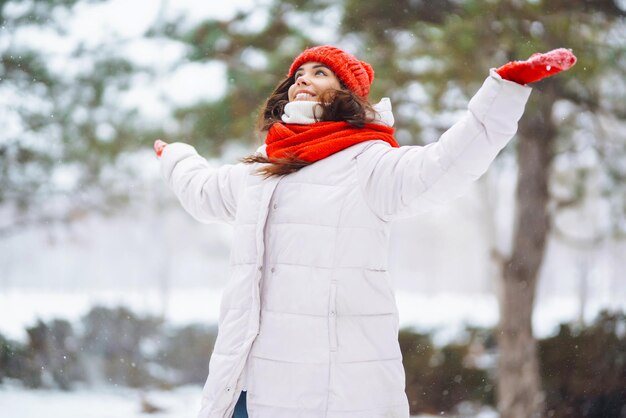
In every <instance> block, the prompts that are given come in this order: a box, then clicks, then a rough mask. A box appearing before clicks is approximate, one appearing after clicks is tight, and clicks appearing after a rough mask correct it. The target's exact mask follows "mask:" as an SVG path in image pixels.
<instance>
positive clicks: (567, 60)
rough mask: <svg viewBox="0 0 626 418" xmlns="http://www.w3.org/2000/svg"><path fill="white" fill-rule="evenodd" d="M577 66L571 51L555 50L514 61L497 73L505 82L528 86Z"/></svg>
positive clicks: (499, 69)
mask: <svg viewBox="0 0 626 418" xmlns="http://www.w3.org/2000/svg"><path fill="white" fill-rule="evenodd" d="M574 64H576V56H575V55H574V54H573V53H572V51H570V50H569V49H565V48H559V49H554V50H552V51H550V52H546V53H545V54H533V55H531V57H530V58H528V59H527V60H526V61H512V62H509V63H508V64H505V65H503V66H502V67H500V68H498V69H497V70H496V72H497V73H498V74H500V77H502V78H504V79H505V80H510V81H514V82H516V83H519V84H528V83H534V82H535V81H539V80H541V79H543V78H546V77H550V76H551V75H554V74H557V73H560V72H561V71H565V70H567V69H569V68H571V67H572V66H573V65H574Z"/></svg>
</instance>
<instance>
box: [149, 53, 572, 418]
mask: <svg viewBox="0 0 626 418" xmlns="http://www.w3.org/2000/svg"><path fill="white" fill-rule="evenodd" d="M574 62H575V57H574V56H573V55H572V54H571V52H569V51H567V50H556V51H552V52H550V53H548V54H539V55H534V56H533V57H531V58H530V59H529V60H527V61H522V62H513V63H509V64H507V65H505V66H504V67H501V68H499V69H498V70H491V72H490V75H489V77H488V78H487V80H486V81H485V83H484V84H483V86H482V87H481V89H480V90H479V91H478V92H477V94H476V95H475V96H474V97H473V98H472V99H471V100H470V102H469V106H468V112H467V114H466V115H465V116H464V117H463V118H462V119H461V120H460V121H459V122H457V123H456V124H455V125H454V126H453V127H452V128H450V129H449V130H448V131H447V132H446V133H444V134H443V136H442V137H441V138H440V139H439V141H438V142H436V143H433V144H430V145H428V146H425V147H421V146H404V147H399V146H398V144H397V142H396V141H395V139H394V138H393V128H391V125H392V124H393V116H392V115H391V111H390V107H389V103H388V101H385V100H383V101H382V102H381V103H379V104H378V105H376V106H371V105H370V104H369V102H368V101H367V99H368V93H369V88H370V85H371V83H372V80H373V78H374V72H373V70H372V68H371V67H370V66H369V64H367V63H365V62H363V61H360V60H358V59H357V58H355V57H354V56H352V55H350V54H348V53H346V52H344V51H342V50H340V49H338V48H335V47H331V46H320V47H314V48H310V49H307V50H305V51H304V52H302V53H301V54H300V55H299V56H298V57H296V59H295V60H294V62H293V64H292V65H291V67H290V69H289V71H288V76H287V78H286V79H285V80H284V81H283V82H281V83H280V84H279V86H278V87H277V89H276V90H275V91H274V93H273V94H272V95H271V96H270V98H269V99H268V101H267V103H266V104H265V106H264V107H263V109H262V112H261V115H260V128H261V129H262V130H263V131H267V137H266V141H265V145H264V146H263V147H261V148H260V149H259V151H258V153H257V155H254V156H252V157H248V158H246V159H244V162H243V163H240V164H236V165H225V166H222V167H220V168H217V169H212V168H209V167H208V165H207V163H206V161H205V160H204V159H203V158H202V157H200V156H199V155H198V154H197V153H196V151H195V150H194V148H193V147H191V146H189V145H186V144H182V143H175V144H170V145H167V144H166V143H164V142H162V141H156V142H155V150H156V152H157V155H160V158H161V164H162V171H163V175H164V177H165V179H166V181H167V183H168V184H169V186H170V187H171V188H172V190H173V191H174V193H175V194H176V195H177V196H178V198H179V200H180V202H181V203H182V205H183V207H184V208H185V209H186V210H187V211H188V212H189V213H190V214H191V215H193V216H194V217H195V218H196V219H198V220H199V221H201V222H213V221H226V222H229V223H231V224H233V226H234V242H233V247H232V254H231V266H232V268H231V276H232V277H231V279H230V280H229V282H228V285H227V288H226V290H225V292H224V296H223V299H222V303H221V313H220V321H219V336H218V338H217V342H216V344H215V349H214V351H213V354H212V356H211V360H210V364H209V376H208V379H207V382H206V384H205V387H204V391H203V401H202V409H201V412H200V415H199V416H200V417H201V418H230V417H233V416H234V417H236V418H239V417H246V416H248V415H249V416H250V417H251V418H294V417H306V418H309V417H310V418H322V417H325V418H357V417H358V418H382V417H405V418H406V417H408V416H409V407H408V402H407V398H406V395H405V393H404V371H403V368H402V358H401V353H400V349H399V345H398V340H397V337H398V312H397V308H396V304H395V300H394V294H393V290H392V289H391V287H390V283H389V277H388V274H387V267H388V263H387V242H388V238H389V222H391V221H392V220H394V219H396V218H398V217H401V216H410V215H412V214H415V213H417V212H418V211H421V210H423V208H424V207H426V206H427V205H429V204H430V203H433V202H434V203H439V202H443V201H446V200H449V199H451V198H454V197H456V196H458V195H459V194H460V193H462V192H463V191H464V190H465V189H466V188H467V186H468V185H469V184H470V183H471V182H472V181H474V180H476V179H477V178H478V177H479V176H480V175H481V174H483V173H484V172H485V170H486V169H487V167H488V166H489V164H490V163H491V161H492V160H493V159H494V158H495V156H496V155H497V153H498V152H499V151H500V150H501V149H502V148H503V147H504V146H505V145H506V143H507V142H508V141H509V140H510V139H511V137H512V136H513V135H514V134H515V132H516V129H517V121H518V119H519V118H520V117H521V115H522V113H523V110H524V105H525V103H526V100H527V99H528V96H529V94H530V88H529V87H527V86H525V85H524V84H526V83H528V82H532V81H537V80H538V79H541V78H543V77H545V76H548V75H552V74H554V73H556V72H559V71H561V70H563V69H567V68H569V67H571V66H572V65H573V64H574ZM505 79H506V80H505ZM508 80H512V81H508ZM161 153H162V154H161ZM233 413H234V415H233Z"/></svg>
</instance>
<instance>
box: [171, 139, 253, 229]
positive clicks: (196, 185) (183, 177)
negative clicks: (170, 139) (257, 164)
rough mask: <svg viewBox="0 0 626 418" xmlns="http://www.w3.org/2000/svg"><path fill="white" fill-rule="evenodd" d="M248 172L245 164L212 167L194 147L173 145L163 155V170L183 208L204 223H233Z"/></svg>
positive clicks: (180, 144)
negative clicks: (240, 192)
mask: <svg viewBox="0 0 626 418" xmlns="http://www.w3.org/2000/svg"><path fill="white" fill-rule="evenodd" d="M247 172H248V167H246V166H245V165H244V164H237V165H223V166H221V167H211V166H210V165H209V163H208V162H207V160H206V159H204V158H202V157H201V156H200V155H198V153H197V151H196V150H195V148H194V147H192V146H191V145H188V144H183V143H173V144H169V145H168V146H166V147H165V148H164V149H163V154H162V155H161V173H162V174H163V177H164V179H165V181H166V182H167V184H168V186H169V187H170V189H172V191H173V192H174V194H175V195H176V197H177V198H178V200H179V201H180V203H181V204H182V206H183V208H185V210H186V211H187V212H189V214H190V215H191V216H193V217H194V218H196V219H197V220H198V221H200V222H204V223H210V222H215V221H223V222H232V221H234V219H235V214H236V212H237V200H238V196H239V191H240V190H241V188H242V186H243V183H244V182H245V178H246V175H247Z"/></svg>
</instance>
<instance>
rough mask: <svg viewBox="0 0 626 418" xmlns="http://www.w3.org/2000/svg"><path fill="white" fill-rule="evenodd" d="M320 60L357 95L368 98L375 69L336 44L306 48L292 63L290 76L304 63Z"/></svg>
mask: <svg viewBox="0 0 626 418" xmlns="http://www.w3.org/2000/svg"><path fill="white" fill-rule="evenodd" d="M307 62H319V63H322V64H324V65H326V66H327V67H328V68H330V69H331V70H332V72H333V73H335V75H336V76H337V77H338V78H339V79H340V80H341V82H342V83H343V84H344V85H345V86H346V87H347V88H349V89H350V90H351V91H352V92H354V93H355V94H356V95H357V96H360V97H362V98H367V95H368V94H369V91H370V86H371V85H372V81H374V69H373V68H372V66H371V65H369V64H368V63H366V62H364V61H360V60H359V59H357V58H356V57H355V56H354V55H351V54H348V53H347V52H345V51H342V50H341V49H339V48H336V47H334V46H328V45H325V46H316V47H313V48H308V49H305V50H304V51H303V52H302V53H301V54H300V55H298V56H297V57H296V59H295V60H294V61H293V63H292V64H291V67H290V68H289V73H288V74H287V75H288V76H292V75H293V74H294V73H295V72H296V71H297V70H298V68H300V66H301V65H302V64H306V63H307Z"/></svg>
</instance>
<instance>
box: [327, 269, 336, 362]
mask: <svg viewBox="0 0 626 418" xmlns="http://www.w3.org/2000/svg"><path fill="white" fill-rule="evenodd" d="M328 342H329V347H330V351H337V282H336V281H331V282H330V296H329V300H328Z"/></svg>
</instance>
